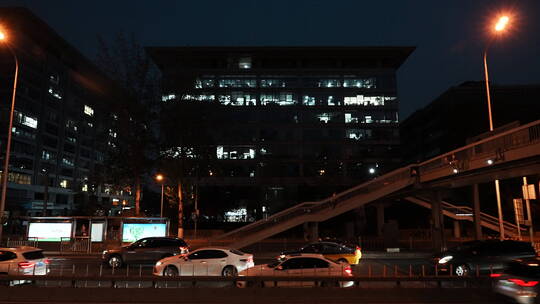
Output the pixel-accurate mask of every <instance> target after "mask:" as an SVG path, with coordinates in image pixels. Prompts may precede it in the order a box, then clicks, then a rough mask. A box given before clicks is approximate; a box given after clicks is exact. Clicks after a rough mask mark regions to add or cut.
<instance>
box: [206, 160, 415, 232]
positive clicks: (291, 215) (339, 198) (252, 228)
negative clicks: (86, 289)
mask: <svg viewBox="0 0 540 304" xmlns="http://www.w3.org/2000/svg"><path fill="white" fill-rule="evenodd" d="M404 180H406V182H405V184H406V185H410V184H412V182H413V181H414V179H413V178H412V177H411V174H410V167H405V168H400V169H397V170H394V171H392V172H389V173H387V174H385V175H382V176H380V177H377V178H374V179H372V180H370V181H368V182H365V183H363V184H360V185H358V186H356V187H353V188H351V189H348V190H346V191H343V192H341V193H338V194H336V195H335V196H332V197H329V198H327V199H324V200H322V201H319V202H307V203H302V204H299V205H296V206H293V207H291V208H289V209H285V210H283V211H281V212H278V213H276V214H274V215H272V216H270V217H268V218H266V219H263V220H259V221H257V222H254V223H251V224H249V225H246V226H244V227H241V228H238V229H236V230H233V231H231V232H229V233H226V234H223V235H220V236H218V237H217V238H215V239H214V240H219V239H229V240H234V239H238V238H240V237H244V236H245V234H246V233H256V232H258V231H261V230H264V229H267V228H269V227H272V226H276V225H279V224H282V223H285V222H287V221H289V220H292V219H297V220H298V221H299V223H298V224H301V223H303V222H305V221H306V220H305V219H306V218H312V217H315V216H317V215H320V214H321V213H322V212H325V211H326V210H333V209H337V208H340V207H342V206H343V205H344V204H346V203H347V202H348V201H349V200H350V199H351V198H354V197H356V196H358V195H360V194H367V193H370V192H373V191H377V190H381V189H382V188H384V187H387V186H389V185H391V184H395V183H396V182H400V181H401V182H403V181H404ZM301 217H305V218H304V219H302V218H301Z"/></svg>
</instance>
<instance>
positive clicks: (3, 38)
mask: <svg viewBox="0 0 540 304" xmlns="http://www.w3.org/2000/svg"><path fill="white" fill-rule="evenodd" d="M0 43H2V44H3V45H5V46H6V47H7V49H8V50H9V51H10V52H11V54H12V55H13V58H14V59H15V76H14V80H13V92H12V93H11V94H12V96H11V110H10V112H9V126H8V134H7V141H6V156H5V157H4V171H2V196H1V198H0V242H1V241H2V229H3V226H4V209H5V206H6V191H7V180H8V170H9V154H10V151H11V128H12V127H13V111H14V109H15V95H16V93H17V78H18V76H19V59H18V58H17V55H16V54H15V51H14V50H13V49H12V48H11V46H10V45H9V44H8V37H7V34H6V32H5V31H4V30H3V29H2V28H0Z"/></svg>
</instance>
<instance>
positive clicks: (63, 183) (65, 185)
mask: <svg viewBox="0 0 540 304" xmlns="http://www.w3.org/2000/svg"><path fill="white" fill-rule="evenodd" d="M69 186H70V181H69V180H67V179H63V180H61V181H60V187H62V188H64V189H67V188H69Z"/></svg>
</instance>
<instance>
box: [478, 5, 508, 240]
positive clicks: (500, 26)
mask: <svg viewBox="0 0 540 304" xmlns="http://www.w3.org/2000/svg"><path fill="white" fill-rule="evenodd" d="M509 22H510V18H509V17H508V16H506V15H503V16H501V17H499V20H497V22H496V23H495V26H494V30H495V32H496V33H501V32H503V31H504V30H505V29H506V28H507V25H508V24H509ZM493 38H494V37H493V36H492V37H491V38H490V40H489V42H488V44H487V46H486V48H485V50H484V76H485V79H486V96H487V104H488V116H489V131H493V116H492V113H491V95H490V90H489V74H488V66H487V51H488V49H489V46H490V45H491V42H492V41H493ZM495 193H496V196H497V211H498V215H499V238H500V239H501V240H503V239H504V225H503V214H502V208H501V190H500V186H499V180H498V179H496V180H495Z"/></svg>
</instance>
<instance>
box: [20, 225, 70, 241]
mask: <svg viewBox="0 0 540 304" xmlns="http://www.w3.org/2000/svg"><path fill="white" fill-rule="evenodd" d="M71 226H72V223H30V227H29V228H28V237H29V238H38V239H39V240H40V241H45V242H60V240H61V238H70V237H71Z"/></svg>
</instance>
